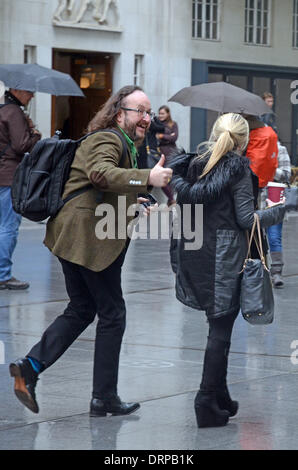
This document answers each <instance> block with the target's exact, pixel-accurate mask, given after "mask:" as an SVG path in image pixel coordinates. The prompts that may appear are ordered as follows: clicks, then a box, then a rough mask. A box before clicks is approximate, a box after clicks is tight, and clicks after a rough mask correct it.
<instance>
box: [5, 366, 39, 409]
mask: <svg viewBox="0 0 298 470" xmlns="http://www.w3.org/2000/svg"><path fill="white" fill-rule="evenodd" d="M9 371H10V375H11V377H14V378H15V384H14V392H15V394H16V396H17V398H18V399H19V400H20V402H21V403H22V404H23V405H25V406H26V407H27V408H29V410H31V411H33V413H38V412H39V408H38V404H37V401H36V398H35V387H36V383H37V380H38V374H37V373H36V372H35V371H34V369H33V367H32V366H31V364H30V361H29V359H26V358H23V359H18V360H17V361H15V362H12V363H11V364H10V365H9Z"/></svg>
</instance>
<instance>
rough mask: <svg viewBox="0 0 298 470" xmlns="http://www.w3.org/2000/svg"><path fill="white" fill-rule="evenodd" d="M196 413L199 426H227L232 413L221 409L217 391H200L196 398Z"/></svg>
mask: <svg viewBox="0 0 298 470" xmlns="http://www.w3.org/2000/svg"><path fill="white" fill-rule="evenodd" d="M195 413H196V418H197V424H198V427H199V428H212V427H219V426H226V424H228V421H229V417H230V413H229V412H228V411H227V410H221V409H220V408H219V406H218V404H217V400H216V393H215V392H205V391H201V390H200V391H199V392H198V393H197V396H196V398H195Z"/></svg>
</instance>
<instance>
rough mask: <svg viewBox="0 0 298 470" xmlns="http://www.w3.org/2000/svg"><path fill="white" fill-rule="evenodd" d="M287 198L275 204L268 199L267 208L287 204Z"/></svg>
mask: <svg viewBox="0 0 298 470" xmlns="http://www.w3.org/2000/svg"><path fill="white" fill-rule="evenodd" d="M285 202H286V198H285V197H283V198H282V199H281V200H280V201H279V202H273V201H271V199H266V203H267V207H274V206H279V205H280V204H285Z"/></svg>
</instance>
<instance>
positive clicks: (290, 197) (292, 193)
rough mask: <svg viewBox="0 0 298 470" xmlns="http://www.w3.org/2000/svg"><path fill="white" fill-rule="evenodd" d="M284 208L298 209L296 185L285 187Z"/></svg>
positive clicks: (289, 209) (297, 188)
mask: <svg viewBox="0 0 298 470" xmlns="http://www.w3.org/2000/svg"><path fill="white" fill-rule="evenodd" d="M285 198H286V209H287V210H288V211H295V210H296V211H297V210H298V186H288V187H287V188H285Z"/></svg>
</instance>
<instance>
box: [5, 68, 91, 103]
mask: <svg viewBox="0 0 298 470" xmlns="http://www.w3.org/2000/svg"><path fill="white" fill-rule="evenodd" d="M0 80H2V81H3V82H4V83H5V85H6V86H7V87H9V88H14V89H16V90H27V91H32V92H35V91H39V92H41V93H49V94H50V95H56V96H63V95H64V96H82V97H84V96H85V95H84V93H83V92H82V90H81V89H80V87H79V86H78V85H77V83H76V82H75V81H74V80H73V78H72V77H71V76H70V75H68V74H67V73H62V72H58V71H57V70H53V69H49V68H47V67H42V66H41V65H38V64H0Z"/></svg>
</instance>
